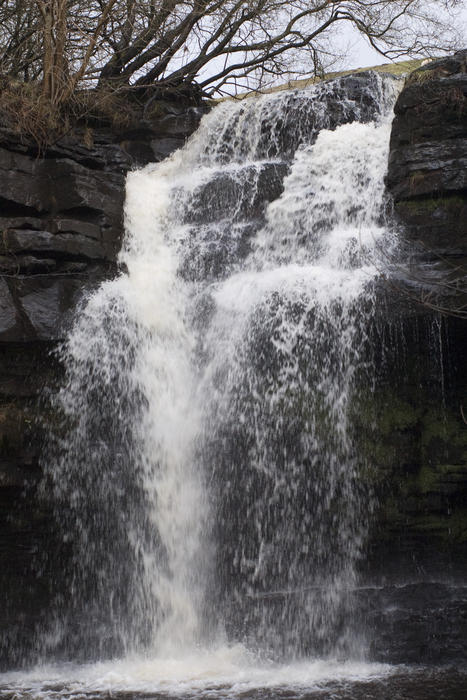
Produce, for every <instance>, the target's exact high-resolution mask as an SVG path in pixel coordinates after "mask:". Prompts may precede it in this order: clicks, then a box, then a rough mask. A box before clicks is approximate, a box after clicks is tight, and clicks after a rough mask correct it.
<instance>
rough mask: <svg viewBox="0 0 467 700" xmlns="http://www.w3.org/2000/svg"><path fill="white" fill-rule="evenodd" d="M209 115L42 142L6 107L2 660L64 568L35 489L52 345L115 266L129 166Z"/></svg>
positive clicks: (30, 627)
mask: <svg viewBox="0 0 467 700" xmlns="http://www.w3.org/2000/svg"><path fill="white" fill-rule="evenodd" d="M201 113H202V110H201V109H199V108H196V107H190V106H189V105H186V104H185V105H183V104H182V105H180V104H170V103H167V104H164V103H159V104H158V110H157V115H156V116H153V117H152V118H148V117H147V116H144V115H141V116H140V118H139V119H138V121H137V124H134V125H133V126H131V125H130V127H128V128H126V129H125V130H119V131H117V130H115V129H112V128H109V127H108V126H106V125H105V124H99V123H98V124H97V125H95V126H94V128H93V129H92V130H90V129H89V128H87V127H86V128H84V127H83V128H76V129H75V130H73V131H72V132H71V133H69V134H68V135H66V136H65V137H62V138H61V139H60V140H58V141H57V142H56V143H54V144H52V145H49V146H48V147H46V148H43V147H42V148H41V147H40V146H39V144H37V143H36V142H35V141H33V140H32V139H28V138H25V137H24V136H21V135H20V134H18V133H16V132H15V131H14V130H12V129H11V126H10V128H8V127H7V126H5V124H4V123H3V120H2V115H1V107H0V181H1V183H2V187H1V194H0V227H1V237H0V358H1V359H0V591H1V594H2V599H3V600H5V601H6V604H5V605H3V606H2V608H1V611H0V625H1V627H2V629H4V630H7V633H6V634H5V635H2V641H1V642H0V667H1V666H2V663H3V661H2V659H3V660H4V663H6V665H9V664H11V663H12V662H14V661H15V659H16V655H17V654H18V655H19V654H21V653H22V651H23V652H24V650H25V649H26V650H27V649H31V648H33V647H34V628H35V626H36V623H39V619H40V616H41V614H43V612H44V611H45V610H46V608H47V601H48V600H49V598H50V595H51V594H52V592H53V591H54V586H55V583H54V580H53V578H54V573H55V572H54V567H58V569H59V568H60V564H59V563H57V556H59V552H60V551H61V550H60V547H59V544H60V543H58V542H55V541H54V535H53V528H51V527H50V523H51V520H50V518H51V513H50V509H49V508H48V507H47V499H46V498H44V497H43V496H44V494H42V495H41V494H39V493H38V488H37V487H38V483H39V480H40V475H41V470H40V465H39V458H40V447H41V444H42V443H43V432H42V431H43V428H42V426H43V425H44V423H45V422H46V421H47V418H45V416H46V411H47V409H46V406H45V403H44V402H43V401H42V398H41V396H43V395H44V391H45V390H46V389H50V388H52V387H53V386H54V385H55V384H56V382H57V379H58V378H59V376H60V367H59V363H58V362H57V360H56V358H55V356H54V354H53V351H54V348H55V347H56V345H57V343H58V342H59V341H60V339H62V338H63V337H64V333H65V332H66V328H67V326H68V324H69V322H70V320H71V317H72V314H73V311H74V309H75V308H76V306H77V304H78V303H79V300H80V299H81V298H82V296H83V295H84V294H85V293H86V292H88V291H89V290H91V289H92V287H93V286H94V285H96V284H97V283H99V282H100V281H101V280H103V279H105V278H107V277H109V276H112V275H113V274H115V272H116V270H117V254H118V251H119V249H120V245H121V240H122V235H123V201H124V186H125V174H126V172H127V171H128V170H129V169H130V168H133V167H136V166H140V165H144V164H145V163H147V162H150V161H157V160H161V159H162V158H164V157H166V156H167V155H168V154H169V153H170V152H171V151H173V150H174V149H175V148H178V147H179V146H180V145H182V144H183V142H184V141H185V139H186V138H187V136H188V135H190V134H191V133H192V131H194V129H195V128H196V126H197V124H198V123H199V119H200V116H201ZM44 503H45V505H44ZM39 570H40V572H41V575H40V576H38V575H37V574H38V572H39ZM21 650H22V651H21ZM18 658H19V656H18Z"/></svg>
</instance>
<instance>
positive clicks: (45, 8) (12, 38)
mask: <svg viewBox="0 0 467 700" xmlns="http://www.w3.org/2000/svg"><path fill="white" fill-rule="evenodd" d="M457 5H459V2H458V0H444V1H442V0H248V1H247V2H244V1H238V0H33V2H27V0H16V1H15V0H0V41H1V44H2V57H1V65H2V67H3V71H4V72H7V73H10V74H14V75H16V76H20V77H22V78H23V79H24V80H37V79H41V80H42V86H43V97H44V99H46V100H48V101H49V102H51V103H52V104H58V103H60V102H61V101H66V100H67V99H68V98H69V97H70V95H71V94H72V93H73V91H74V90H75V89H76V88H78V87H81V86H85V85H91V86H98V87H104V86H109V85H110V86H112V87H113V88H115V89H119V88H127V87H129V86H135V87H144V86H153V85H157V86H158V87H160V89H161V90H167V89H168V90H170V89H174V88H180V86H183V85H197V86H198V87H199V89H200V90H201V91H203V92H204V93H205V94H210V95H212V94H215V93H218V94H220V93H222V92H225V91H230V92H232V91H234V90H236V89H240V88H245V87H248V88H252V87H258V86H260V85H262V84H264V82H265V81H266V80H269V81H274V80H277V79H278V78H280V79H282V80H283V79H284V77H285V76H287V77H290V76H291V75H294V76H295V77H296V76H297V75H303V74H310V73H312V72H315V73H319V72H320V71H322V69H323V67H326V64H327V62H328V61H330V60H331V59H333V58H335V56H336V50H335V36H336V32H337V31H338V30H339V28H340V27H342V26H344V25H353V27H355V28H356V29H357V30H358V31H359V32H360V33H361V34H362V35H364V36H365V37H366V38H367V40H368V42H369V43H370V44H371V45H372V46H373V47H374V48H375V49H376V50H377V51H379V52H380V53H381V54H382V55H383V56H385V57H386V58H388V59H393V58H399V57H401V56H404V55H415V54H416V55H432V54H433V53H436V52H439V51H440V50H446V49H451V48H454V47H455V46H456V42H458V41H459V39H458V37H456V36H455V32H454V31H453V30H452V27H450V25H449V23H446V22H444V21H442V19H441V15H440V8H441V6H442V8H443V9H444V10H445V11H446V12H449V11H450V10H455V8H456V6H457Z"/></svg>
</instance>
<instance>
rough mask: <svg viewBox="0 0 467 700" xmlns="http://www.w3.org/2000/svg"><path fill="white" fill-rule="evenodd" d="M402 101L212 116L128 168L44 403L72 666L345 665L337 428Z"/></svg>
mask: <svg viewBox="0 0 467 700" xmlns="http://www.w3.org/2000/svg"><path fill="white" fill-rule="evenodd" d="M396 89H397V88H396V81H395V80H394V79H393V78H391V77H380V76H378V75H376V74H369V75H366V76H362V77H358V76H357V77H354V78H351V79H347V80H345V79H337V80H334V81H331V82H329V83H323V84H321V85H317V86H314V87H310V88H307V89H304V90H300V91H298V90H296V91H292V92H282V93H276V94H271V95H264V96H261V97H258V98H255V99H248V100H244V101H238V102H235V101H226V102H223V103H220V104H219V105H218V106H217V107H216V108H215V109H213V110H212V111H211V112H210V113H209V114H208V115H206V116H205V117H204V119H203V121H202V123H201V125H200V127H199V129H198V131H197V132H196V133H195V134H194V136H193V137H192V138H191V139H190V140H189V142H188V143H187V144H186V146H185V147H184V148H183V149H181V150H180V151H178V152H176V153H175V154H174V155H173V156H171V157H170V158H169V159H167V160H166V161H164V162H162V163H160V164H155V165H150V166H148V167H146V168H144V169H143V170H140V171H136V172H132V173H130V174H129V176H128V182H127V201H126V210H125V223H126V237H125V241H124V245H123V250H122V252H121V255H120V263H121V266H122V269H123V270H124V271H123V272H122V273H121V274H120V276H118V277H117V278H116V279H114V280H112V281H108V282H106V283H104V284H103V285H102V286H101V287H100V288H99V289H98V290H97V291H96V292H95V293H94V294H93V295H92V296H91V297H90V298H89V299H88V300H87V301H86V303H85V304H84V305H83V307H82V309H81V311H80V313H79V315H78V317H77V319H76V321H75V324H74V326H73V328H72V330H71V332H70V335H69V337H68V339H67V340H66V342H65V343H64V345H63V347H62V349H61V356H62V360H63V363H64V365H65V368H66V377H65V381H64V384H63V388H62V389H61V390H60V392H59V393H58V395H57V396H56V398H55V399H54V407H53V408H54V411H55V413H56V414H57V415H58V416H59V419H57V422H58V426H57V429H56V430H55V432H54V435H53V437H52V439H51V447H50V454H51V459H50V467H49V479H50V481H51V488H52V489H53V490H54V494H55V500H56V502H57V514H58V517H59V520H60V522H61V526H62V527H63V533H64V540H65V545H66V546H69V548H70V550H71V551H72V561H71V566H70V567H69V568H70V570H69V571H68V572H67V580H68V588H67V589H66V590H65V591H64V592H63V595H62V600H61V601H58V602H57V606H58V612H57V620H59V622H58V623H57V626H56V628H55V636H56V635H58V637H59V638H61V639H62V638H63V639H64V638H66V644H65V642H60V643H61V644H62V646H63V645H65V646H67V648H68V650H69V653H74V654H75V653H76V649H85V652H84V653H85V655H87V656H88V657H89V656H91V657H93V658H96V657H98V656H100V655H106V654H107V655H108V654H115V653H128V652H131V651H135V650H140V649H143V648H144V649H146V650H148V649H149V651H150V653H154V654H156V655H164V654H165V655H174V654H175V655H176V654H182V653H184V652H186V651H187V650H190V649H194V648H196V647H197V646H198V647H199V646H206V645H208V644H211V645H213V644H214V645H215V644H216V643H217V641H218V640H220V639H227V640H228V642H229V643H235V642H241V643H242V644H244V645H246V646H247V648H249V649H251V650H252V651H254V652H255V653H258V654H260V655H264V656H266V657H269V656H273V657H274V658H276V657H280V658H297V657H301V656H303V655H311V656H313V655H314V656H316V655H323V654H325V655H329V654H331V655H333V654H334V655H335V654H344V655H346V656H355V655H356V654H359V653H360V652H361V645H362V640H361V637H360V633H359V630H358V625H356V623H355V620H354V619H353V618H354V616H353V615H352V589H353V588H354V587H355V585H356V581H357V564H358V560H359V557H360V555H361V551H362V547H363V546H364V543H365V536H366V531H367V524H368V518H369V515H370V512H371V495H370V492H369V490H368V488H367V487H366V485H365V483H364V479H363V478H362V477H361V475H362V473H363V472H364V471H365V468H366V465H365V463H364V460H363V458H362V457H361V456H360V455H359V454H358V450H357V447H356V443H355V439H354V435H353V431H352V419H351V414H352V410H353V405H354V403H355V401H354V400H355V397H356V396H357V395H358V392H359V388H360V387H361V386H365V387H368V382H371V377H372V375H371V372H372V368H371V362H370V361H369V356H368V353H367V347H366V345H367V343H366V341H367V333H368V328H369V324H370V322H371V318H372V315H373V313H374V305H375V285H374V280H375V279H376V278H377V276H378V266H379V263H378V241H380V240H381V237H382V236H384V235H385V233H386V228H387V227H386V225H385V216H384V186H383V176H384V172H385V169H386V162H387V150H388V140H389V128H390V126H389V125H390V110H391V107H392V104H393V100H394V99H395V93H396ZM57 630H58V631H57ZM53 644H57V642H56V638H55V637H54V641H53V642H52V641H50V645H52V646H53Z"/></svg>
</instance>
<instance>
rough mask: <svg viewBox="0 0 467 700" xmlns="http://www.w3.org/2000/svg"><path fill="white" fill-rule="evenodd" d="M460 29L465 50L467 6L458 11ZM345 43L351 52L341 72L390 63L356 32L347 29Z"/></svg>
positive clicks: (347, 53) (466, 43)
mask: <svg viewBox="0 0 467 700" xmlns="http://www.w3.org/2000/svg"><path fill="white" fill-rule="evenodd" d="M458 28H459V30H461V31H462V32H463V35H464V39H465V43H464V46H463V48H467V5H466V6H464V7H461V8H460V9H459V11H458ZM345 43H348V47H349V51H348V52H346V57H345V59H344V62H343V64H342V65H340V66H339V69H341V70H344V69H351V68H365V67H366V66H377V65H380V64H382V63H389V61H388V60H387V59H386V58H384V56H381V54H379V53H378V52H377V51H375V50H374V49H373V48H372V47H371V46H370V44H369V43H368V41H365V39H364V38H363V37H362V36H361V35H360V34H359V33H358V32H357V31H356V30H353V31H352V30H350V29H347V30H346V31H344V32H343V44H345ZM401 60H403V59H401ZM336 70H337V68H336Z"/></svg>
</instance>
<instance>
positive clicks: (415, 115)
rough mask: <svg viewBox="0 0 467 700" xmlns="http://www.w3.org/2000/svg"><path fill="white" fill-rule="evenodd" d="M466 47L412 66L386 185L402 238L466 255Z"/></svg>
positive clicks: (438, 252)
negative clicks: (414, 68) (451, 54)
mask: <svg viewBox="0 0 467 700" xmlns="http://www.w3.org/2000/svg"><path fill="white" fill-rule="evenodd" d="M466 66H467V50H464V51H459V52H458V53H456V54H455V55H454V56H452V57H447V58H443V59H439V60H437V61H433V62H431V63H428V64H427V65H425V66H422V67H421V68H419V69H418V70H416V71H414V72H413V73H412V74H411V75H410V76H409V78H408V79H407V81H406V84H405V87H404V89H403V90H402V92H401V93H400V95H399V98H398V100H397V102H396V105H395V114H396V116H395V119H394V122H393V127H392V133H391V148H390V155H389V165H388V174H387V185H388V188H389V190H390V192H391V193H392V195H393V197H394V201H395V206H396V212H397V213H398V215H399V218H400V221H401V223H402V224H403V225H404V237H405V238H406V239H407V240H409V241H411V242H416V243H417V244H418V245H419V246H420V249H421V250H423V251H424V252H425V253H428V254H429V255H430V257H431V259H433V260H437V259H439V258H440V256H441V257H446V256H447V257H448V258H450V257H458V256H460V255H463V256H466V255H467V236H466V229H465V221H466V218H467V68H466Z"/></svg>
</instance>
